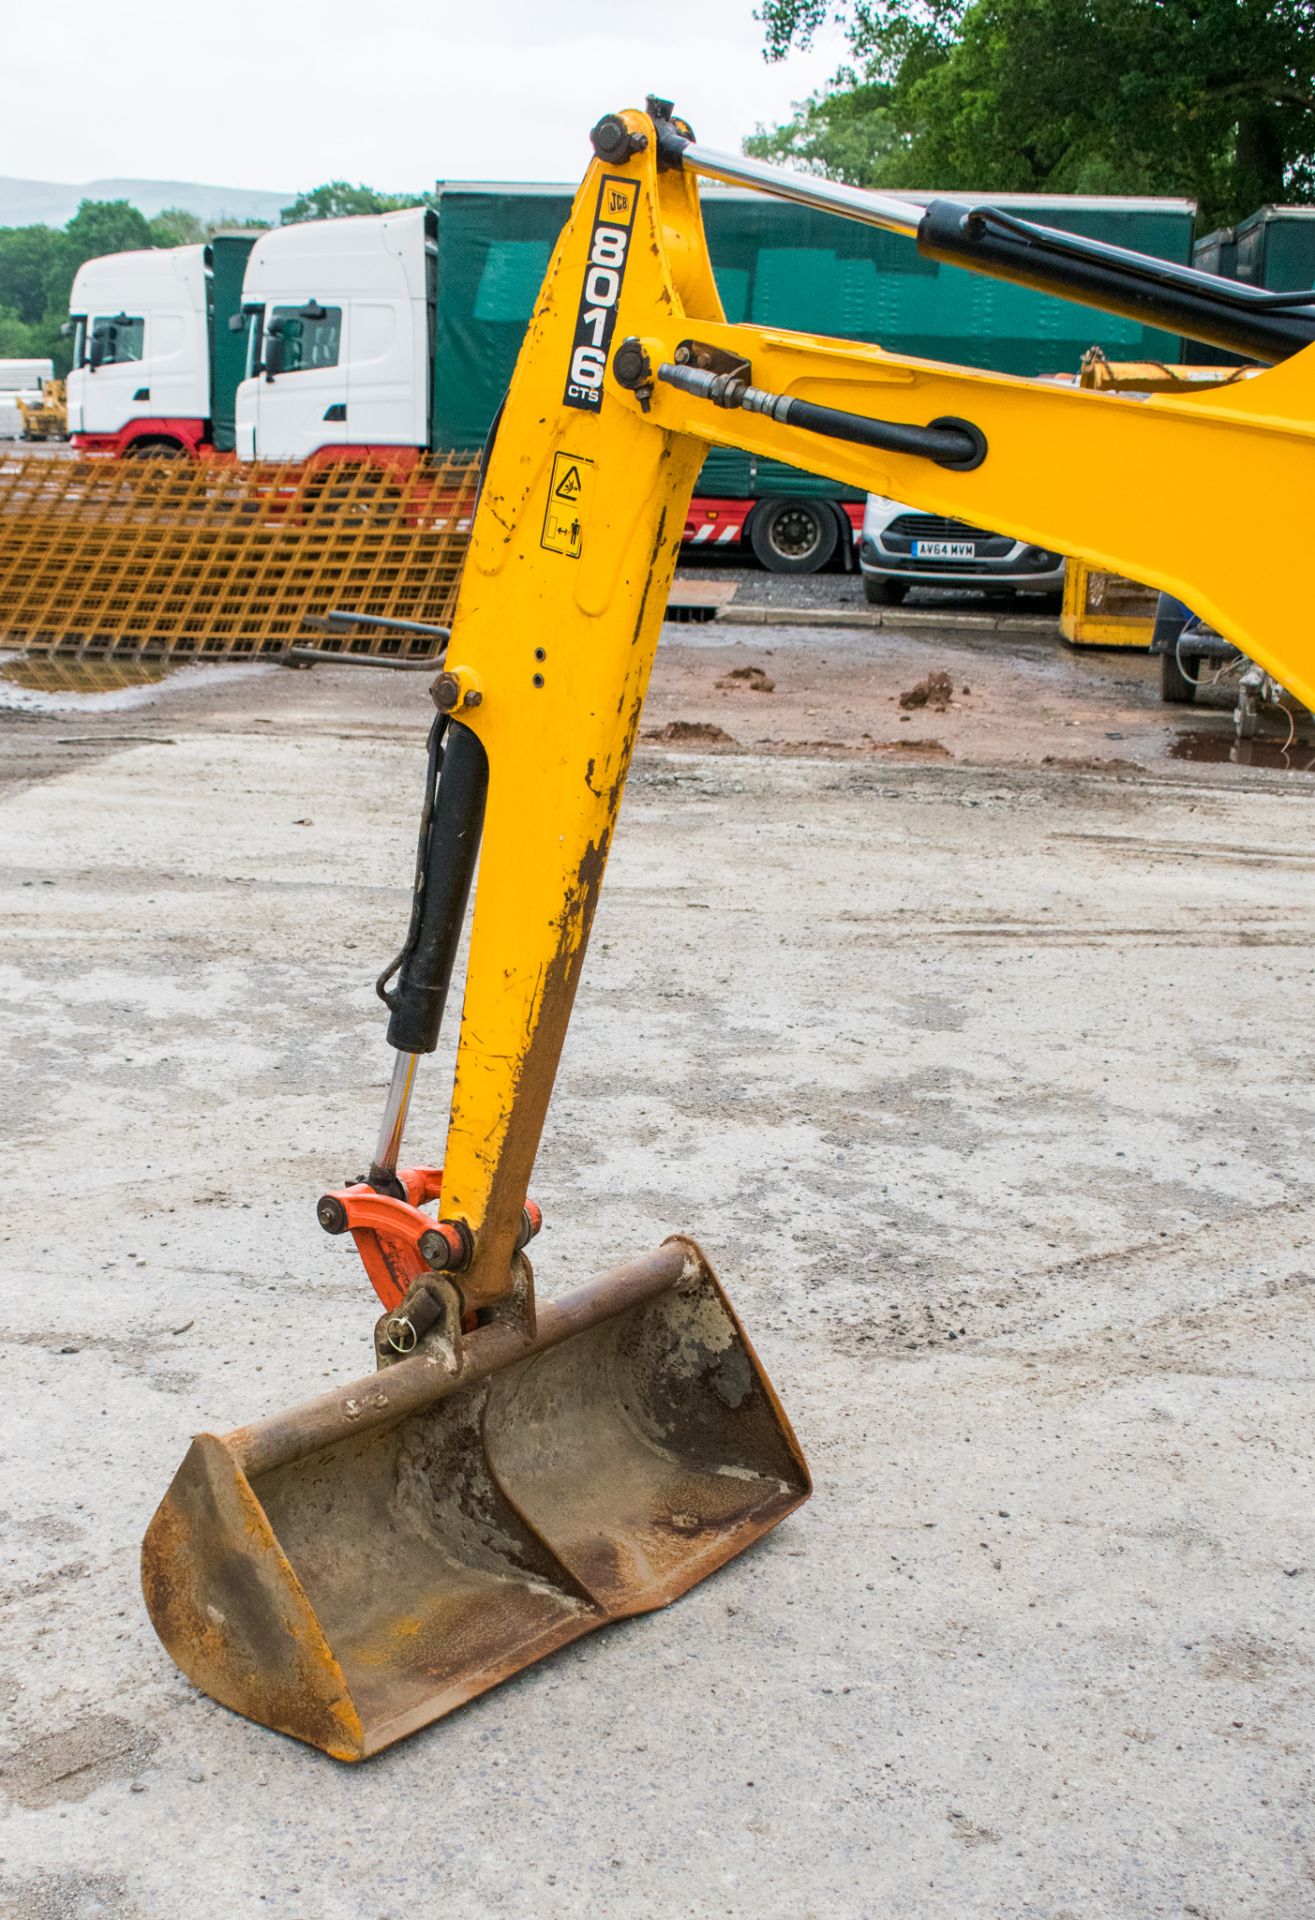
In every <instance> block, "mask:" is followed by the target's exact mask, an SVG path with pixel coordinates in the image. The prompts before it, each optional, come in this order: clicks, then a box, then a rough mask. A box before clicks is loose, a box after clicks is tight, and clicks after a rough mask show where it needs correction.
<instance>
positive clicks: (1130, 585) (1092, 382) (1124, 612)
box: [1059, 347, 1254, 652]
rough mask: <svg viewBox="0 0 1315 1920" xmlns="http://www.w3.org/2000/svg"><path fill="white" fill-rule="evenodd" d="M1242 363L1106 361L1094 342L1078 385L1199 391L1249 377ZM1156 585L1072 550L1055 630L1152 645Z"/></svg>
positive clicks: (1099, 643) (1085, 642)
mask: <svg viewBox="0 0 1315 1920" xmlns="http://www.w3.org/2000/svg"><path fill="white" fill-rule="evenodd" d="M1253 373H1254V369H1250V368H1243V367H1187V366H1183V367H1172V366H1165V365H1164V364H1163V363H1162V362H1161V361H1159V360H1107V359H1106V357H1105V355H1104V354H1103V353H1102V352H1101V350H1100V348H1099V347H1093V348H1092V349H1091V350H1090V352H1089V353H1087V354H1085V355H1084V356H1083V361H1082V371H1081V374H1080V377H1079V381H1078V384H1079V386H1081V387H1083V388H1085V389H1087V390H1089V391H1090V392H1093V393H1200V392H1203V391H1204V390H1205V389H1206V388H1208V387H1226V386H1232V385H1233V383H1234V382H1235V381H1238V380H1242V379H1250V378H1252V377H1253ZM1156 598H1157V594H1156V589H1155V588H1154V587H1148V586H1143V585H1142V583H1141V582H1140V581H1137V580H1129V579H1126V578H1125V577H1124V576H1123V575H1122V574H1119V573H1112V572H1110V570H1109V569H1108V568H1105V567H1094V566H1092V565H1091V564H1090V563H1089V562H1088V561H1087V560H1085V559H1083V558H1082V556H1081V555H1074V556H1073V557H1071V558H1070V560H1069V561H1068V564H1067V566H1066V567H1065V570H1064V602H1063V606H1062V608H1061V611H1060V616H1059V630H1060V632H1061V633H1062V634H1063V636H1064V638H1065V639H1066V640H1067V641H1068V643H1069V645H1070V646H1073V647H1135V648H1138V649H1139V650H1140V651H1142V652H1145V650H1146V649H1147V648H1148V647H1149V646H1150V644H1151V632H1152V629H1153V627H1154V625H1155V603H1156Z"/></svg>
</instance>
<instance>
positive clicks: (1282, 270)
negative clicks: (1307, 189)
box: [1233, 207, 1315, 293]
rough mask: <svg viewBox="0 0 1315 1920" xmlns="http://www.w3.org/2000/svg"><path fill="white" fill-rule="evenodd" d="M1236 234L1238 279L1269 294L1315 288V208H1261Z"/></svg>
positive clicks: (1240, 223) (1239, 225) (1236, 273)
mask: <svg viewBox="0 0 1315 1920" xmlns="http://www.w3.org/2000/svg"><path fill="white" fill-rule="evenodd" d="M1236 234H1237V246H1236V257H1235V260H1234V265H1233V274H1234V277H1235V278H1236V279H1238V280H1245V281H1246V282H1247V284H1248V285H1249V286H1253V287H1264V288H1265V289H1266V290H1267V291H1268V292H1269V293H1297V292H1300V291H1302V290H1304V289H1305V288H1306V287H1315V208H1311V207H1261V208H1259V209H1258V211H1257V212H1255V213H1253V214H1249V215H1248V217H1247V218H1246V219H1245V220H1242V221H1239V223H1238V226H1237V229H1236Z"/></svg>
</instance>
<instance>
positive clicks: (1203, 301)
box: [654, 102, 1315, 362]
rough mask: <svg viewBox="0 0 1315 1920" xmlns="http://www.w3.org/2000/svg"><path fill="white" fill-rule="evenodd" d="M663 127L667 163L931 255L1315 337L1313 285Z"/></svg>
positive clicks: (1032, 281)
mask: <svg viewBox="0 0 1315 1920" xmlns="http://www.w3.org/2000/svg"><path fill="white" fill-rule="evenodd" d="M662 104H663V103H661V102H655V103H654V105H658V106H660V105H662ZM655 125H656V126H657V128H658V145H659V151H660V152H661V154H662V158H663V163H664V164H665V165H667V166H670V167H684V168H687V169H688V170H689V171H690V172H691V173H697V174H699V175H700V176H701V177H702V178H703V179H705V180H720V181H722V182H723V183H724V184H725V185H727V186H736V187H756V188H758V189H759V190H760V191H761V192H764V193H770V194H774V195H775V196H776V197H777V198H778V199H782V200H790V201H793V202H794V204H795V205H796V206H802V207H812V208H815V209H816V210H817V211H818V212H821V213H836V214H840V215H842V216H843V217H844V218H845V219H847V220H858V221H860V222H862V223H863V224H864V225H865V226H869V227H879V228H880V229H881V230H882V231H883V232H885V233H896V234H902V235H903V236H904V237H905V238H907V239H911V240H914V241H915V242H916V244H917V248H918V251H919V253H921V254H923V255H924V256H925V257H926V258H927V259H929V260H939V261H943V262H945V263H946V264H947V265H952V266H959V267H967V268H969V269H970V270H971V271H973V272H975V273H984V274H989V275H991V276H992V277H993V278H995V279H997V280H1008V281H1011V282H1012V283H1013V284H1015V285H1018V286H1026V287H1031V288H1033V289H1034V290H1035V291H1036V292H1038V293H1049V294H1054V295H1057V296H1058V297H1059V298H1061V299H1064V300H1077V301H1081V302H1083V303H1084V304H1086V305H1089V306H1094V307H1100V308H1102V309H1103V310H1104V311H1105V312H1107V313H1117V314H1122V315H1124V316H1125V317H1126V318H1128V319H1132V320H1137V321H1139V322H1140V323H1141V324H1142V325H1143V326H1154V327H1163V328H1165V329H1166V330H1167V331H1169V332H1171V333H1178V334H1183V335H1185V336H1186V338H1188V339H1189V340H1201V341H1204V342H1205V343H1206V344H1207V345H1209V346H1214V347H1222V348H1224V349H1225V350H1227V351H1229V352H1235V353H1241V354H1245V355H1246V356H1247V357H1248V358H1250V359H1254V360H1261V361H1265V362H1273V361H1278V360H1286V359H1287V358H1288V357H1289V356H1290V355H1291V354H1294V353H1299V352H1300V351H1301V349H1302V348H1303V347H1307V346H1310V345H1311V344H1312V342H1315V296H1312V295H1310V294H1305V293H1296V294H1272V293H1267V292H1265V291H1264V290H1263V289H1261V288H1259V287H1250V286H1246V285H1244V284H1242V283H1241V282H1240V281H1236V280H1223V279H1220V278H1219V277H1218V276H1217V275H1216V274H1212V273H1201V272H1199V271H1198V270H1197V269H1196V268H1194V267H1188V266H1181V265H1179V264H1178V263H1177V262H1175V261H1171V260H1158V259H1155V258H1153V257H1152V256H1150V255H1147V254H1141V253H1135V252H1133V251H1132V250H1131V249H1129V248H1127V247H1115V246H1110V245H1108V244H1107V243H1105V242H1104V241H1100V240H1089V239H1086V238H1084V237H1083V236H1082V235H1080V234H1073V233H1061V232H1059V231H1057V230H1056V229H1055V228H1053V227H1044V226H1040V225H1038V224H1037V223H1035V222H1033V221H1029V220H1020V219H1018V218H1017V217H1016V216H1015V215H1014V214H1011V213H1008V212H1006V211H1004V210H1003V209H1001V208H996V207H991V206H976V205H974V206H969V205H963V204H961V203H959V202H958V201H954V200H949V199H945V200H933V201H931V202H930V204H926V203H924V202H922V201H921V200H912V199H904V198H902V197H901V196H899V195H896V194H888V193H869V192H868V191H866V189H864V188H862V187H849V186H845V185H843V184H842V183H841V182H840V181H837V180H822V179H819V178H818V177H817V176H816V175H811V174H799V173H791V172H790V171H789V170H788V169H787V168H785V167H775V166H772V165H771V164H770V163H769V162H767V161H765V160H753V159H750V158H749V157H748V156H747V155H744V154H738V153H722V152H720V151H719V150H718V149H717V148H715V147H705V146H703V145H702V143H701V142H699V141H698V140H694V139H686V138H685V137H684V135H683V134H682V133H681V132H680V131H679V129H678V128H677V127H676V126H675V125H674V123H672V122H671V121H670V120H669V119H668V120H658V121H656V122H655Z"/></svg>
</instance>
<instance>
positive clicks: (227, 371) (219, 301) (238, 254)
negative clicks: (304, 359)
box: [210, 233, 260, 453]
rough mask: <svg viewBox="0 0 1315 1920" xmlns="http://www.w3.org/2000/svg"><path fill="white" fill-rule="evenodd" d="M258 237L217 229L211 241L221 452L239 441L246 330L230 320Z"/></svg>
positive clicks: (214, 386)
mask: <svg viewBox="0 0 1315 1920" xmlns="http://www.w3.org/2000/svg"><path fill="white" fill-rule="evenodd" d="M259 238H260V236H259V234H257V233H217V234H216V235H215V237H214V239H213V240H212V241H211V242H210V269H211V281H210V421H211V428H212V431H213V434H214V445H215V447H216V449H217V450H218V451H219V452H220V453H232V451H233V449H234V448H235V447H236V445H237V417H236V416H237V389H238V382H239V381H240V380H241V378H242V376H243V374H244V373H245V372H246V353H247V337H246V334H245V333H234V332H233V331H232V330H231V329H230V327H229V324H228V322H229V317H230V315H232V314H235V313H240V312H241V311H242V275H243V274H244V273H245V271H246V265H247V256H248V255H249V254H250V252H251V249H252V247H254V246H255V244H256V241H257V240H258V239H259Z"/></svg>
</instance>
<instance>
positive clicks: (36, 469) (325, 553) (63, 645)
mask: <svg viewBox="0 0 1315 1920" xmlns="http://www.w3.org/2000/svg"><path fill="white" fill-rule="evenodd" d="M476 469H477V462H476V461H475V459H474V458H473V457H471V456H467V455H459V456H443V455H435V456H433V457H432V458H429V459H425V460H421V461H419V462H417V463H416V464H415V465H414V466H412V467H409V468H406V469H393V468H383V467H380V466H370V465H366V464H364V463H360V462H356V461H351V462H348V461H342V462H335V463H333V464H331V465H323V466H310V467H307V466H282V467H278V466H238V465H236V464H232V463H227V462H221V461H209V460H200V461H191V460H187V461H183V460H106V459H82V460H77V459H58V458H52V457H51V456H50V455H41V454H21V453H17V454H9V455H5V456H3V457H0V646H9V647H16V648H22V649H23V650H25V651H26V652H27V653H28V654H33V653H38V654H47V655H53V656H58V657H60V658H63V659H84V660H87V659H107V658H114V659H144V658H168V659H176V660H186V659H196V660H202V659H205V660H210V659H217V660H232V659H247V658H251V657H258V656H261V655H270V654H280V653H283V652H284V651H285V649H286V648H288V647H289V646H293V645H297V644H305V643H306V642H307V641H310V643H311V644H313V645H316V646H326V647H329V648H333V649H338V650H341V651H344V652H350V653H374V654H393V655H399V656H407V655H423V654H428V653H431V652H432V651H433V650H434V647H435V644H436V643H435V641H434V639H433V637H432V636H430V635H426V634H407V635H399V634H395V633H393V634H379V633H374V632H370V631H369V630H368V629H365V630H362V631H361V632H360V633H359V634H353V635H351V636H350V637H345V638H337V637H335V638H329V637H321V636H318V635H316V634H314V633H310V634H308V633H307V632H306V631H305V627H304V622H305V618H306V615H307V614H324V613H328V612H329V611H330V610H331V609H333V608H346V609H350V610H351V611H352V612H355V613H371V614H378V615H382V616H386V617H391V618H393V619H402V620H420V621H425V622H427V623H430V624H434V625H439V626H444V625H447V624H448V622H449V621H450V619H451V615H452V610H453V607H454V606H455V604H456V593H457V582H458V579H459V577H460V573H461V563H462V560H463V558H464V557H465V551H466V545H467V542H468V539H469V534H470V521H471V515H472V513H473V510H474V498H475V482H476Z"/></svg>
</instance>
